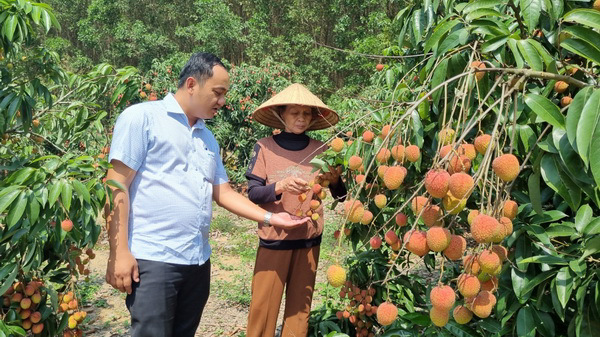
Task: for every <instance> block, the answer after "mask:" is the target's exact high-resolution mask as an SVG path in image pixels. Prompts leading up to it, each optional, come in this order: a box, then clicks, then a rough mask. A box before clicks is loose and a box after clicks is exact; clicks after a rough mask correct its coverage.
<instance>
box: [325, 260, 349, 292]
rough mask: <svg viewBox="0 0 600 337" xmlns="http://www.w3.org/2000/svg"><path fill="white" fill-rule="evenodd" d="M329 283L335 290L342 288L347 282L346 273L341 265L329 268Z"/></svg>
mask: <svg viewBox="0 0 600 337" xmlns="http://www.w3.org/2000/svg"><path fill="white" fill-rule="evenodd" d="M327 281H329V284H331V286H332V287H334V288H339V287H341V286H342V285H343V284H344V282H346V271H345V270H344V268H342V267H341V266H339V265H335V264H334V265H331V266H329V268H327Z"/></svg>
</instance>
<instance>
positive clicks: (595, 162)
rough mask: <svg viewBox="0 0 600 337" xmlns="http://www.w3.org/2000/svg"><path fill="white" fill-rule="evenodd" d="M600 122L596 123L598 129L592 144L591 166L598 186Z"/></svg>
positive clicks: (599, 181)
mask: <svg viewBox="0 0 600 337" xmlns="http://www.w3.org/2000/svg"><path fill="white" fill-rule="evenodd" d="M599 147H600V123H599V124H598V125H596V131H595V132H594V135H593V136H592V144H591V146H590V168H591V171H592V176H593V177H594V180H595V181H596V187H598V186H600V148H599Z"/></svg>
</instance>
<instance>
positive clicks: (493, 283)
mask: <svg viewBox="0 0 600 337" xmlns="http://www.w3.org/2000/svg"><path fill="white" fill-rule="evenodd" d="M481 290H485V291H489V292H491V293H493V292H496V290H498V278H497V277H496V276H491V277H490V279H489V280H487V281H485V282H482V283H481Z"/></svg>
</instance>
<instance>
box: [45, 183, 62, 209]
mask: <svg viewBox="0 0 600 337" xmlns="http://www.w3.org/2000/svg"><path fill="white" fill-rule="evenodd" d="M61 190H62V181H60V180H59V181H56V182H55V183H54V184H51V185H50V188H49V193H48V206H52V205H54V203H55V202H56V200H57V199H58V196H59V195H60V191H61Z"/></svg>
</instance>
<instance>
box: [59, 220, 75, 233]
mask: <svg viewBox="0 0 600 337" xmlns="http://www.w3.org/2000/svg"><path fill="white" fill-rule="evenodd" d="M60 228H62V230H63V231H65V232H70V231H71V230H72V229H73V221H71V220H69V219H65V220H63V221H62V222H61V223H60Z"/></svg>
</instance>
